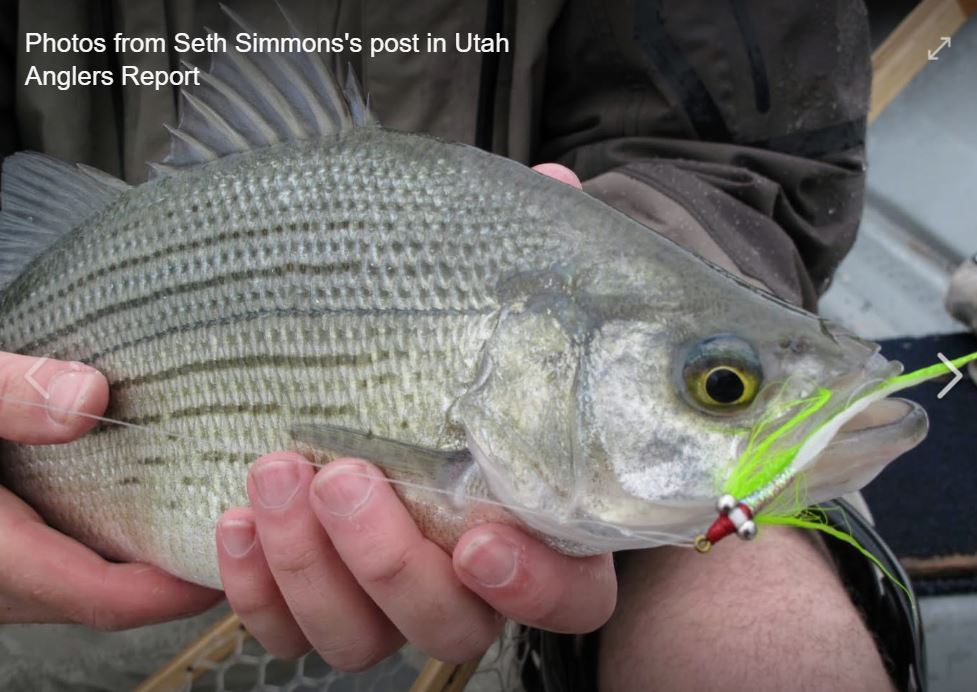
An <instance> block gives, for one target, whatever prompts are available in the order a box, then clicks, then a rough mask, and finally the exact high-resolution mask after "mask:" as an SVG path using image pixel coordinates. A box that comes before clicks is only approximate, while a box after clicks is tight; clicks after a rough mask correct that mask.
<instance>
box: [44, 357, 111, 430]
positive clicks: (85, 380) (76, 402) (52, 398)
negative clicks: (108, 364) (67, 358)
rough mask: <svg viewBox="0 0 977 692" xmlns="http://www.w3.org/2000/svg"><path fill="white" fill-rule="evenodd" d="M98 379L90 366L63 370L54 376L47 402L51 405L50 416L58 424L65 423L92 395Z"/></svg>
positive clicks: (48, 390)
mask: <svg viewBox="0 0 977 692" xmlns="http://www.w3.org/2000/svg"><path fill="white" fill-rule="evenodd" d="M79 367H80V366H79ZM98 379H99V378H98V374H97V373H96V372H94V371H93V370H90V369H89V368H84V369H81V370H78V369H74V368H73V369H71V370H62V371H61V372H60V373H58V374H57V375H55V376H54V377H52V378H51V380H50V382H49V383H48V387H47V392H48V401H47V403H48V404H49V405H50V406H51V408H49V409H48V410H47V414H48V417H49V418H50V419H51V420H52V421H54V422H55V423H57V424H58V425H65V424H66V423H67V422H68V419H69V418H71V416H72V413H73V412H74V411H78V410H79V409H80V408H81V407H82V406H83V405H84V403H85V400H86V399H87V398H88V397H89V396H91V394H92V391H93V390H94V388H95V387H96V385H97V384H98Z"/></svg>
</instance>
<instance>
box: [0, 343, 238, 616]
mask: <svg viewBox="0 0 977 692" xmlns="http://www.w3.org/2000/svg"><path fill="white" fill-rule="evenodd" d="M38 363H39V361H38V359H36V358H30V357H28V356H19V355H14V354H10V353H0V393H2V394H3V396H4V398H3V399H0V438H4V439H7V440H11V441H13V442H20V443H24V444H58V443H62V442H69V441H71V440H73V439H75V438H77V437H80V436H81V435H84V434H85V433H86V432H88V431H89V430H90V429H91V428H92V427H93V426H94V425H95V422H96V421H95V420H94V419H92V418H87V417H84V416H78V415H71V414H70V413H69V414H66V413H63V412H59V411H55V410H51V409H47V408H41V407H39V406H36V405H28V404H26V403H25V404H20V403H16V402H17V401H23V402H32V403H34V404H42V403H47V404H49V405H50V406H51V408H52V409H62V410H71V411H78V412H81V413H87V414H91V415H99V414H101V413H102V411H103V410H104V409H105V406H106V404H107V403H108V384H107V382H106V380H105V377H103V376H102V374H101V373H99V372H98V371H96V370H93V369H92V368H89V367H87V366H85V365H81V364H80V363H65V362H61V361H53V360H48V361H45V362H43V364H41V365H40V366H39V367H37V366H38ZM35 367H37V369H36V370H34V368H35ZM28 374H30V376H31V378H32V379H33V380H34V382H35V383H36V384H37V387H38V388H39V389H40V391H38V389H35V387H33V386H32V385H31V383H30V381H29V380H28V379H27V377H26V376H27V375H28ZM42 392H46V393H47V394H49V397H48V398H47V399H45V397H44V396H43V395H42ZM0 464H3V459H0ZM219 597H220V595H219V594H218V593H217V592H215V591H212V590H210V589H205V588H203V587H199V586H194V585H193V584H188V583H187V582H184V581H181V580H179V579H177V578H175V577H171V576H169V575H168V574H165V573H163V572H161V571H160V570H158V569H157V568H155V567H150V566H148V565H142V564H115V563H111V562H108V561H106V560H105V559H103V558H102V557H100V556H99V555H97V554H96V553H95V552H94V551H92V550H90V549H89V548H86V547H85V546H83V545H82V544H81V543H78V542H77V541H75V540H73V539H71V538H68V537H67V536H65V535H64V534H62V533H59V532H58V531H55V530H54V529H52V528H51V527H49V526H47V525H46V524H45V523H44V520H43V519H41V517H40V516H39V515H38V514H37V512H35V511H34V510H32V509H31V508H30V507H29V506H28V505H27V504H26V503H25V502H24V501H23V500H21V499H20V498H18V497H17V496H16V495H14V494H13V493H12V492H10V491H9V490H7V489H6V488H3V487H0V623H15V622H17V623H25V622H74V623H81V624H85V625H88V626H90V627H95V628H98V629H108V630H112V629H125V628H128V627H136V626H139V625H146V624H150V623H153V622H161V621H164V620H172V619H174V618H179V617H184V616H187V615H191V614H193V613H197V612H200V611H202V610H205V609H206V608H208V607H210V606H211V605H213V604H214V603H215V602H216V601H217V600H218V599H219Z"/></svg>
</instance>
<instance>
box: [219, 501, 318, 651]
mask: <svg viewBox="0 0 977 692" xmlns="http://www.w3.org/2000/svg"><path fill="white" fill-rule="evenodd" d="M217 561H218V564H219V565H220V572H221V582H222V583H223V585H224V594H225V595H226V596H227V601H228V603H230V604H231V608H232V609H233V610H234V612H235V613H237V615H238V617H240V618H241V622H242V623H244V626H245V627H246V628H247V630H248V632H250V633H251V634H252V636H254V638H255V639H257V640H258V641H259V642H261V644H262V646H264V647H265V649H267V650H268V652H269V653H271V654H273V655H274V656H276V657H278V658H297V657H299V656H301V655H302V654H304V653H306V652H307V651H308V650H309V649H310V648H312V645H311V644H309V640H308V639H306V637H305V634H303V633H302V630H301V628H300V627H299V626H298V624H297V623H296V622H295V618H293V617H292V613H291V612H290V611H289V609H288V605H287V604H286V603H285V599H284V598H283V597H282V594H281V592H280V591H279V590H278V585H277V584H276V583H275V578H274V577H273V576H272V574H271V569H270V568H269V567H268V562H267V561H266V560H265V556H264V553H263V552H262V550H261V545H260V544H259V543H258V535H257V532H256V528H255V521H254V513H253V512H252V511H251V509H250V508H244V507H239V508H235V509H231V510H228V511H227V512H225V513H224V514H223V516H221V518H220V521H218V523H217Z"/></svg>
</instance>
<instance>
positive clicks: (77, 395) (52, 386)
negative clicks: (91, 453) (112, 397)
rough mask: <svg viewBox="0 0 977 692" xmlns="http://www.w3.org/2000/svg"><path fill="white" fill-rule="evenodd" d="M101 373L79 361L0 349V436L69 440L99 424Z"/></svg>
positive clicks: (103, 399)
mask: <svg viewBox="0 0 977 692" xmlns="http://www.w3.org/2000/svg"><path fill="white" fill-rule="evenodd" d="M108 400H109V390H108V383H107V382H106V380H105V376H104V375H102V374H101V373H100V372H98V371H97V370H95V369H94V368H90V367H88V366H87V365H83V364H81V363H68V362H64V361H58V360H49V359H47V358H32V357H30V356H21V355H17V354H13V353H0V437H2V438H6V439H8V440H13V441H14V442H21V443H24V444H57V443H60V442H68V441H69V440H73V439H75V438H76V437H79V436H81V435H83V434H84V433H86V432H88V431H89V430H91V428H92V427H94V426H95V424H96V423H97V422H98V421H96V420H95V419H93V418H90V417H87V416H79V415H75V414H74V413H73V412H82V413H87V414H90V415H99V414H101V413H102V412H103V411H104V410H105V406H106V404H107V403H108Z"/></svg>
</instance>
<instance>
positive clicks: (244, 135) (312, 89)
mask: <svg viewBox="0 0 977 692" xmlns="http://www.w3.org/2000/svg"><path fill="white" fill-rule="evenodd" d="M221 8H222V9H223V11H224V13H225V14H226V15H227V16H228V17H229V18H230V19H231V21H232V22H233V23H234V24H235V25H237V29H238V30H240V31H243V32H246V33H249V34H255V33H258V32H256V31H255V30H254V28H253V27H251V26H249V25H248V24H247V22H245V21H244V20H243V19H242V18H241V17H239V16H238V15H237V14H236V13H235V12H234V11H232V10H230V9H228V8H227V7H224V6H223V5H222V6H221ZM279 9H280V10H281V11H282V14H283V15H284V17H285V20H286V22H287V23H288V25H289V27H290V28H291V30H292V32H293V34H294V35H295V37H296V38H302V36H301V35H300V34H299V32H298V30H297V28H296V25H295V22H294V21H292V19H291V17H289V16H288V14H287V13H286V12H285V11H284V9H283V8H282V7H281V6H280V5H279ZM207 31H208V32H209V33H214V32H212V31H210V30H209V29H208V30H207ZM375 124H376V121H375V119H374V118H373V117H372V116H371V115H370V113H369V108H368V106H367V104H366V102H365V101H364V99H363V97H362V95H361V91H360V88H359V85H358V83H357V82H356V79H355V77H353V76H352V72H350V76H349V77H347V79H346V84H345V88H344V89H342V90H341V89H340V88H339V86H338V84H337V83H336V80H335V78H334V77H333V75H332V73H331V72H330V70H329V68H328V67H327V66H326V64H325V63H324V62H323V60H322V58H321V57H320V56H319V55H318V54H316V53H304V52H299V53H284V54H281V53H242V52H239V51H237V50H235V49H234V48H232V47H229V50H228V52H226V53H218V54H216V55H214V57H213V60H212V62H211V66H210V69H209V70H208V71H207V72H206V73H203V72H201V74H200V85H199V86H191V87H187V88H185V89H184V90H183V91H182V98H181V119H180V126H179V127H178V128H176V129H170V153H169V154H168V155H167V157H166V158H165V159H163V161H162V163H161V164H155V165H153V164H151V166H152V169H153V172H154V173H155V174H156V175H171V174H173V173H174V172H177V171H178V170H179V169H181V168H189V167H191V166H196V165H198V164H201V163H204V162H207V161H213V160H215V159H219V158H221V157H224V156H227V155H228V154H233V153H236V152H241V151H248V150H250V149H256V148H259V147H265V146H269V145H271V144H277V143H279V142H290V141H300V140H307V139H318V138H320V137H327V136H329V135H334V134H337V133H339V132H343V131H345V130H348V129H350V128H353V127H369V126H373V125H375Z"/></svg>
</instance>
